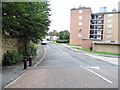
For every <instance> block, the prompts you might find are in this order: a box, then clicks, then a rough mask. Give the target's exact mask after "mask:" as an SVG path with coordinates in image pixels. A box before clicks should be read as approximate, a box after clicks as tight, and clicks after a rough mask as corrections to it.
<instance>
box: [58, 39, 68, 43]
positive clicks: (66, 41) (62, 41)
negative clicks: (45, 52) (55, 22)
mask: <svg viewBox="0 0 120 90" xmlns="http://www.w3.org/2000/svg"><path fill="white" fill-rule="evenodd" d="M56 42H57V43H68V42H69V41H68V40H56Z"/></svg>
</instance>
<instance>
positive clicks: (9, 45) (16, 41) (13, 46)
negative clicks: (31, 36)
mask: <svg viewBox="0 0 120 90" xmlns="http://www.w3.org/2000/svg"><path fill="white" fill-rule="evenodd" d="M23 43H24V39H21V38H5V37H3V38H2V53H3V54H4V53H5V52H6V51H7V50H11V51H12V50H18V49H19V47H21V46H23Z"/></svg>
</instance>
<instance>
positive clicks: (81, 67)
mask: <svg viewBox="0 0 120 90" xmlns="http://www.w3.org/2000/svg"><path fill="white" fill-rule="evenodd" d="M80 67H81V68H84V69H86V70H88V71H90V72H91V73H93V74H95V75H97V76H99V77H100V78H102V79H103V80H105V81H107V82H108V83H112V81H110V80H108V79H107V78H105V77H103V76H102V75H100V74H98V73H96V72H94V71H92V70H90V69H88V68H86V67H83V66H80Z"/></svg>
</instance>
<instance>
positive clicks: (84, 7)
mask: <svg viewBox="0 0 120 90" xmlns="http://www.w3.org/2000/svg"><path fill="white" fill-rule="evenodd" d="M79 9H91V8H90V7H79V8H72V9H71V10H79Z"/></svg>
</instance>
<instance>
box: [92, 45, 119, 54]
mask: <svg viewBox="0 0 120 90" xmlns="http://www.w3.org/2000/svg"><path fill="white" fill-rule="evenodd" d="M118 48H120V45H114V44H94V46H93V50H94V51H98V52H108V53H116V54H118V53H119V54H120V52H119V49H118Z"/></svg>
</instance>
